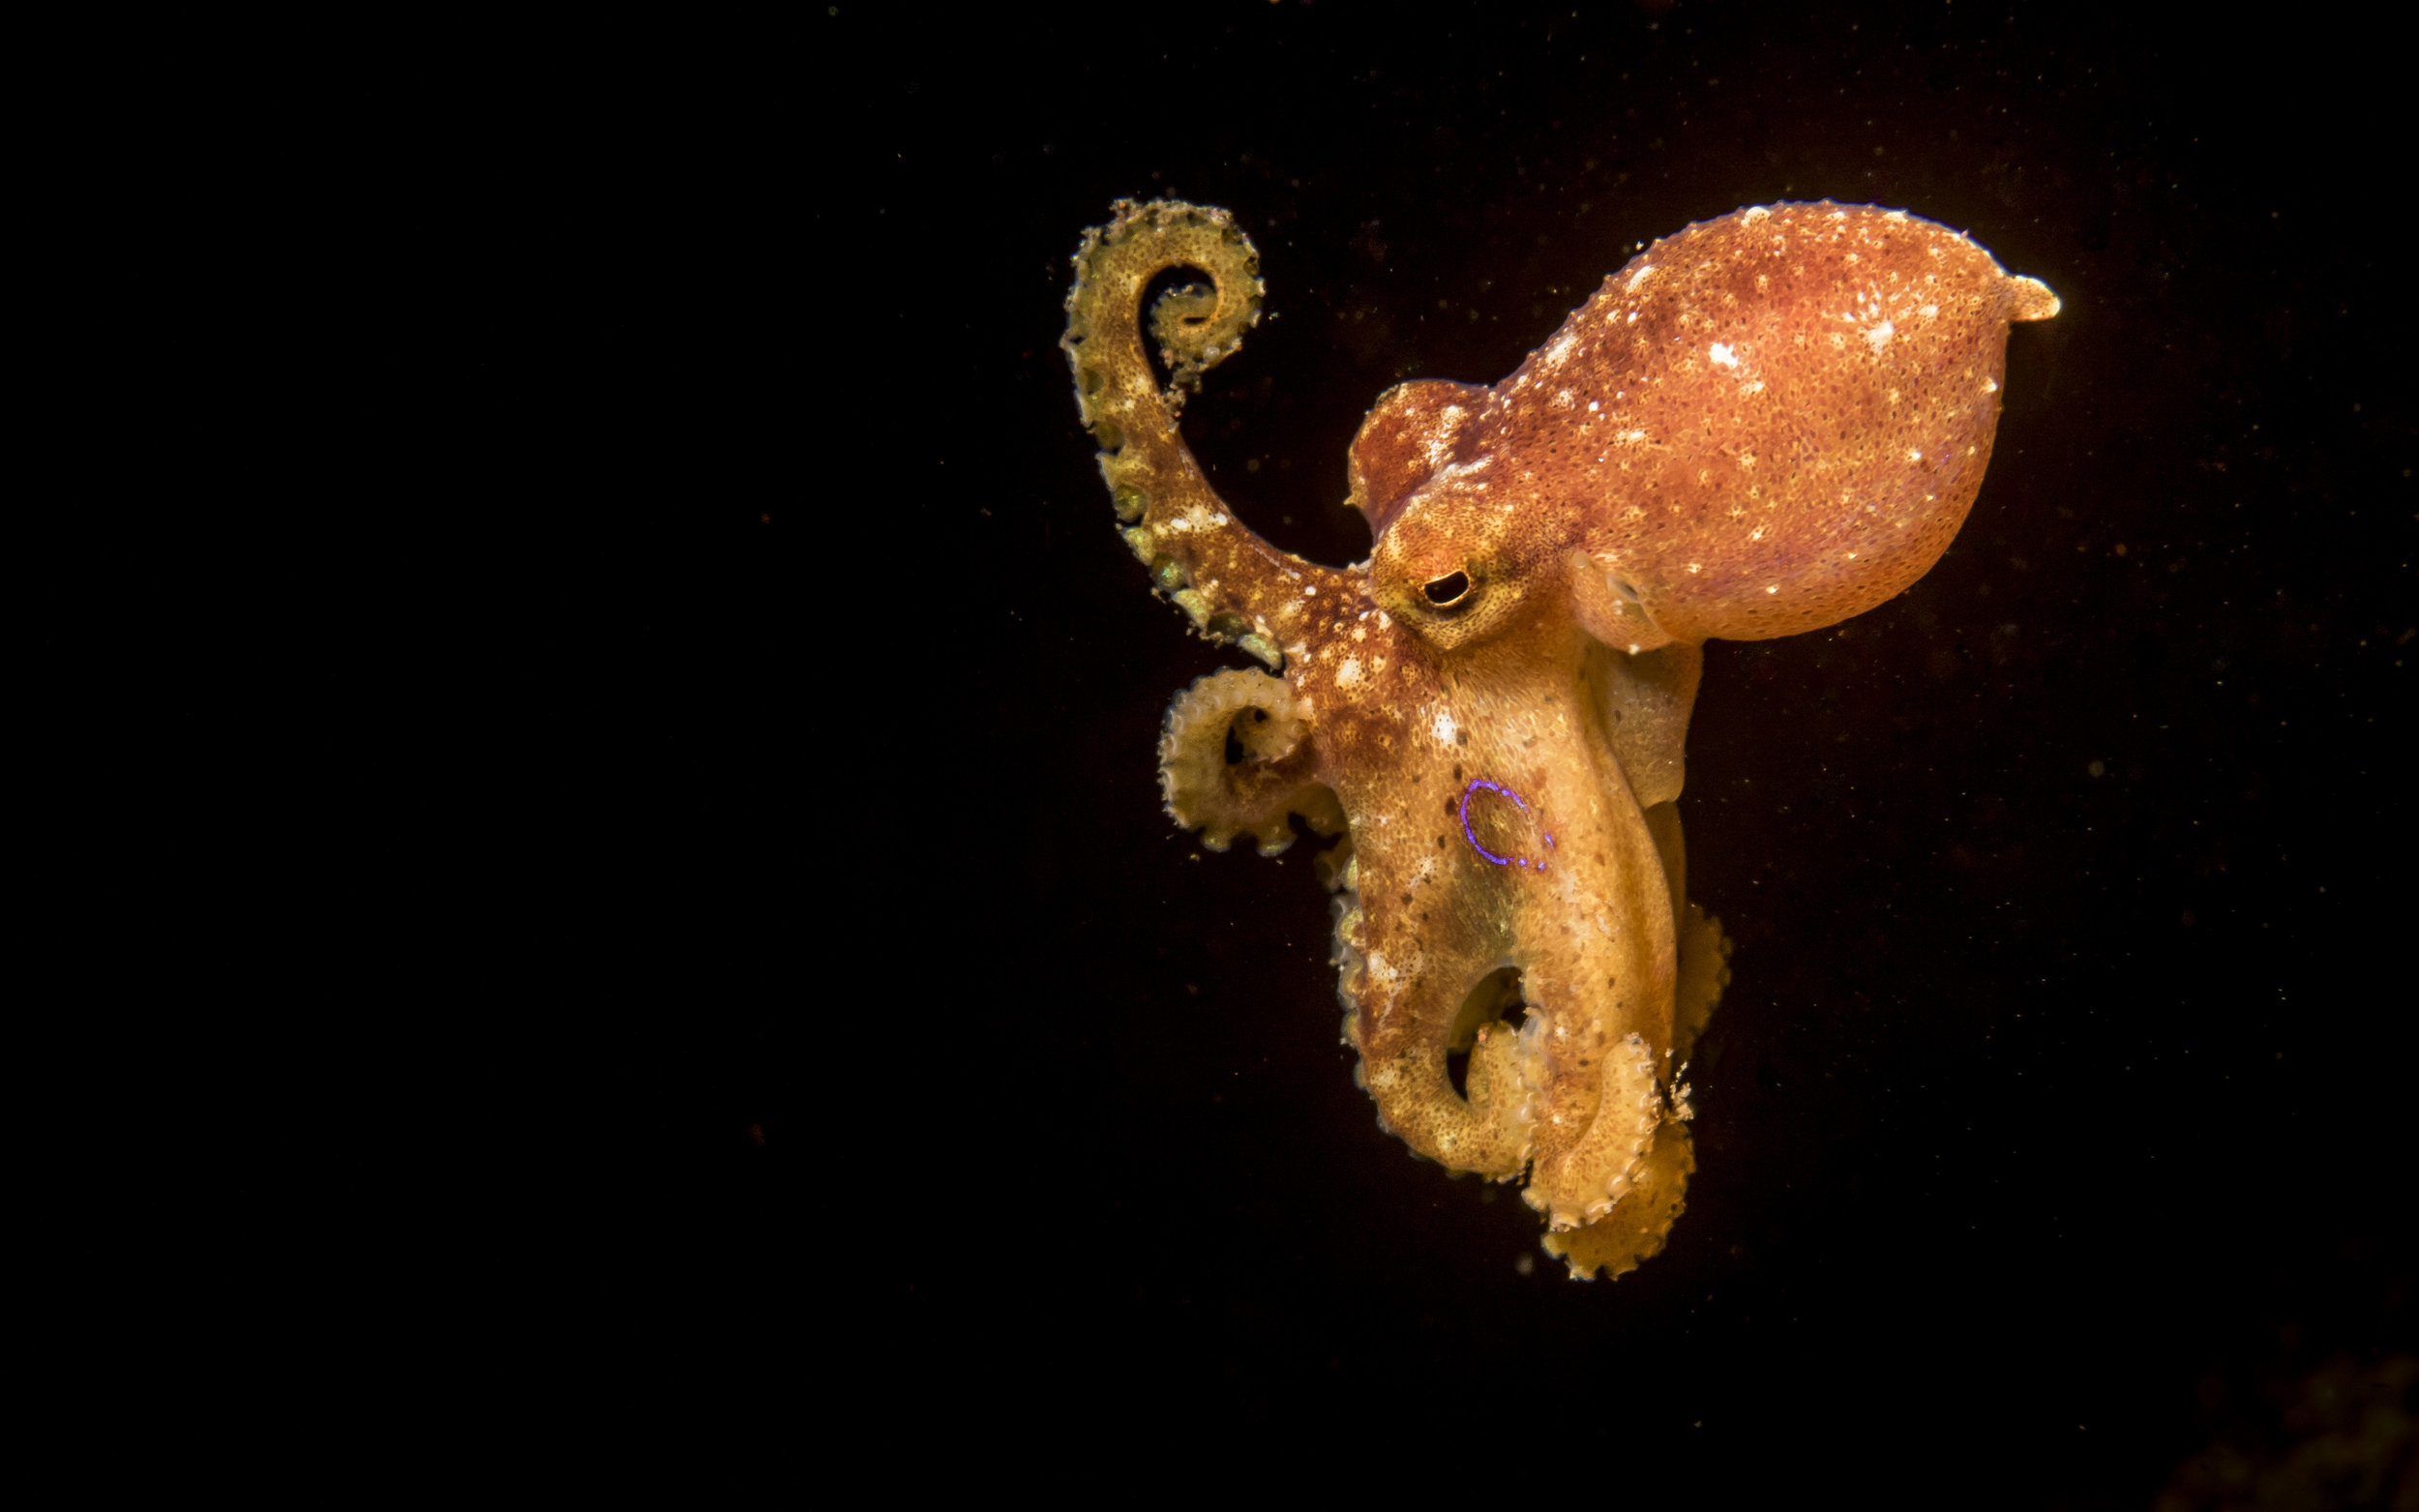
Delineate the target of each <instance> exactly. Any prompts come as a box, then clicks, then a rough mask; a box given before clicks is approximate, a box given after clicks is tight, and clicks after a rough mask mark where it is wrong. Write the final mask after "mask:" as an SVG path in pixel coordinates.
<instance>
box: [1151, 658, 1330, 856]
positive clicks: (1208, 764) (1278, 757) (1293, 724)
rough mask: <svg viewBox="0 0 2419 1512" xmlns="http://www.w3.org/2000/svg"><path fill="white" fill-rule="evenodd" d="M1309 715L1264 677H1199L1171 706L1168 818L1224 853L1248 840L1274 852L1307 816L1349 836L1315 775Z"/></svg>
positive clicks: (1320, 829)
mask: <svg viewBox="0 0 2419 1512" xmlns="http://www.w3.org/2000/svg"><path fill="white" fill-rule="evenodd" d="M1309 736H1310V718H1309V714H1308V712H1307V710H1306V709H1305V708H1304V707H1303V705H1302V703H1301V700H1300V699H1299V698H1297V697H1295V696H1294V691H1293V690H1292V689H1291V688H1289V687H1287V686H1286V685H1285V684H1284V683H1283V682H1281V681H1279V680H1278V679H1276V678H1274V677H1270V676H1269V675H1268V674H1267V673H1266V672H1256V671H1249V670H1230V671H1223V672H1213V673H1211V674H1210V675H1209V676H1208V677H1204V678H1201V679H1199V680H1197V681H1196V682H1195V683H1194V684H1193V685H1192V686H1191V687H1190V688H1187V689H1185V690H1184V692H1182V693H1181V694H1179V695H1178V696H1177V698H1176V701H1175V702H1174V703H1173V704H1171V705H1170V706H1169V708H1168V717H1167V724H1166V726H1165V727H1164V729H1163V730H1162V732H1161V734H1160V737H1159V784H1160V790H1161V792H1162V793H1163V794H1164V795H1165V796H1166V798H1167V804H1168V814H1169V815H1170V816H1171V817H1173V818H1174V819H1175V820H1176V822H1177V823H1178V824H1180V825H1181V826H1182V827H1184V828H1185V829H1198V830H1200V831H1201V843H1202V844H1203V845H1206V846H1208V847H1209V849H1211V850H1224V849H1225V848H1226V847H1227V846H1228V845H1232V844H1234V841H1235V837H1236V836H1237V835H1239V834H1248V835H1250V836H1251V837H1252V839H1253V840H1255V841H1257V842H1258V843H1259V845H1260V853H1261V854H1262V855H1264V856H1273V855H1275V854H1277V853H1278V852H1279V851H1281V850H1283V849H1285V848H1286V847H1287V846H1288V845H1292V844H1293V843H1294V831H1293V827H1292V825H1291V823H1290V821H1289V820H1288V818H1287V815H1295V814H1299V815H1301V817H1302V819H1303V821H1304V822H1305V823H1307V824H1308V825H1309V826H1310V827H1311V829H1312V830H1314V831H1316V832H1317V833H1319V834H1321V835H1340V834H1342V833H1343V832H1344V806H1343V805H1342V804H1341V803H1339V802H1338V801H1337V800H1336V797H1335V792H1334V789H1332V788H1330V787H1329V786H1326V785H1325V784H1323V783H1321V782H1319V781H1318V779H1317V778H1316V777H1315V776H1314V775H1313V772H1314V767H1315V752H1314V748H1313V746H1312V743H1311V741H1310V739H1309Z"/></svg>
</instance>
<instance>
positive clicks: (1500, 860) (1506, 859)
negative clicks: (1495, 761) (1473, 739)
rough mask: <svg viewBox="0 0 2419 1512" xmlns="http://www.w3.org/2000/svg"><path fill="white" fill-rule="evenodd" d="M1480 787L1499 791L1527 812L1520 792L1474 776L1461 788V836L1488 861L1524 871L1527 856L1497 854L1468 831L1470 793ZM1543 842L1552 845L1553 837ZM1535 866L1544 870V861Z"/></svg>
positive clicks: (1523, 811) (1527, 807)
mask: <svg viewBox="0 0 2419 1512" xmlns="http://www.w3.org/2000/svg"><path fill="white" fill-rule="evenodd" d="M1481 787H1483V788H1485V789H1486V790H1487V791H1488V792H1500V793H1502V794H1503V795H1504V796H1505V797H1507V798H1509V799H1510V800H1511V801H1512V802H1513V803H1514V804H1516V805H1518V806H1519V809H1520V812H1521V813H1523V814H1526V813H1528V812H1529V804H1528V801H1527V800H1526V799H1524V798H1522V797H1521V796H1520V794H1518V793H1516V792H1514V791H1512V790H1511V789H1510V788H1508V787H1507V786H1504V785H1503V784H1501V783H1490V782H1488V781H1486V780H1485V779H1484V778H1475V777H1474V778H1472V779H1471V780H1470V786H1467V787H1465V788H1463V789H1462V790H1461V838H1462V839H1464V840H1466V841H1468V842H1470V848H1471V849H1473V850H1475V851H1477V852H1478V854H1480V855H1482V856H1484V857H1486V858H1487V859H1488V860H1489V861H1492V862H1494V863H1495V864H1496V865H1497V866H1515V865H1516V866H1518V867H1520V868H1521V869H1522V870H1524V871H1525V870H1527V869H1528V866H1529V858H1528V857H1526V856H1499V855H1497V854H1496V853H1495V852H1494V851H1492V850H1489V849H1487V848H1486V846H1484V845H1479V844H1478V836H1476V835H1474V834H1472V833H1470V795H1471V794H1472V793H1475V792H1477V791H1478V789H1479V788H1481ZM1545 843H1546V844H1547V845H1552V844H1553V843H1554V837H1553V836H1551V835H1548V836H1546V837H1545ZM1537 868H1538V871H1540V872H1542V871H1544V870H1545V863H1544V862H1542V861H1540V862H1538V863H1537Z"/></svg>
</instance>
